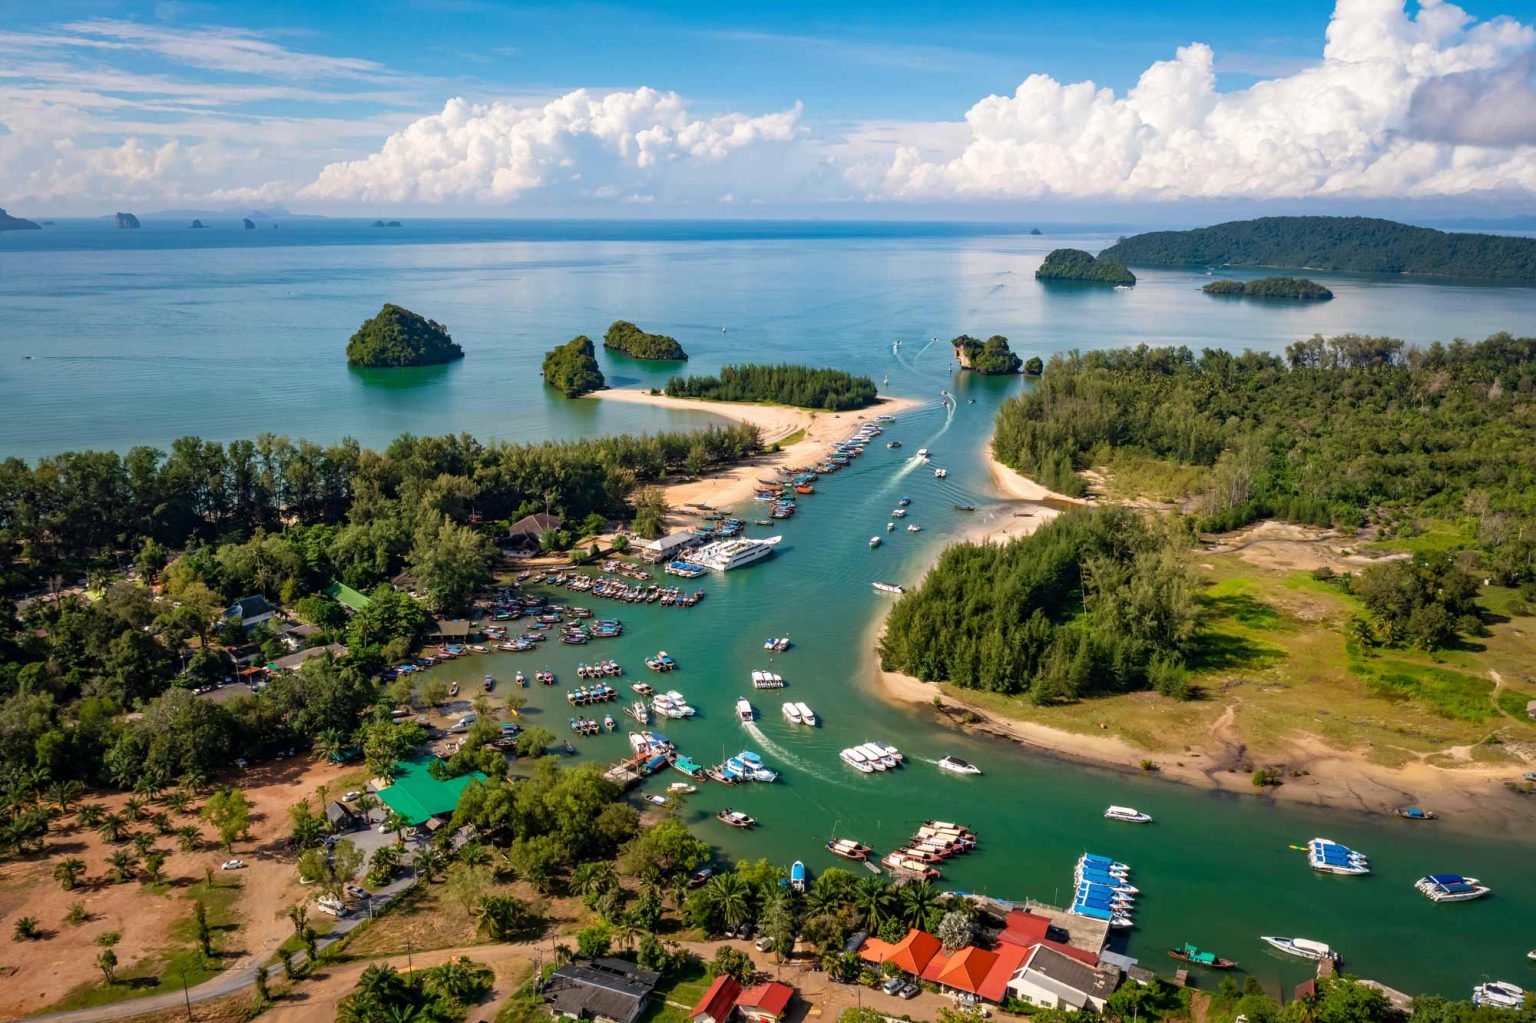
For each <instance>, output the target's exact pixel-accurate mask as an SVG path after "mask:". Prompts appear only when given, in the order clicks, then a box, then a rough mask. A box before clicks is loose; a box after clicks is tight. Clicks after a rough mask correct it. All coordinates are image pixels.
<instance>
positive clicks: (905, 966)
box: [866, 927, 944, 977]
mask: <svg viewBox="0 0 1536 1023" xmlns="http://www.w3.org/2000/svg"><path fill="white" fill-rule="evenodd" d="M866 944H867V945H873V944H874V941H873V940H871V941H869V942H867V943H866ZM881 944H882V945H884V944H885V943H884V942H881ZM943 947H944V946H943V945H942V944H941V943H940V942H939V939H938V938H935V937H934V936H933V935H931V934H929V933H928V932H927V931H920V930H918V929H917V928H915V927H914V928H913V929H912V930H910V931H908V932H907V935H906V937H904V938H902V939H901V940H900V941H898V942H897V943H896V944H894V945H886V947H885V954H884V955H883V956H882V957H881V958H879V959H877V960H875V962H880V963H887V962H889V963H895V964H896V968H897V969H899V970H901V972H902V973H910V974H912V975H913V976H914V977H919V976H922V975H923V971H924V970H926V969H927V968H928V965H929V963H931V962H932V961H933V957H934V956H936V955H938V954H939V951H940V949H942V948H943Z"/></svg>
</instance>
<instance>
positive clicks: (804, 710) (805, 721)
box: [795, 703, 816, 728]
mask: <svg viewBox="0 0 1536 1023" xmlns="http://www.w3.org/2000/svg"><path fill="white" fill-rule="evenodd" d="M795 709H796V710H798V711H799V712H800V723H801V724H802V725H810V726H811V727H812V728H815V727H816V712H815V711H813V710H812V709H811V708H810V707H809V706H807V705H806V704H803V703H797V704H795Z"/></svg>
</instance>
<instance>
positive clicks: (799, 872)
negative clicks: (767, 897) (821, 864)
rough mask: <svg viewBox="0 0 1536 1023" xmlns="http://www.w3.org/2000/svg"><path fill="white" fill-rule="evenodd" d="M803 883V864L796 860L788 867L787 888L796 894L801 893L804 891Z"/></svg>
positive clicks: (804, 875)
mask: <svg viewBox="0 0 1536 1023" xmlns="http://www.w3.org/2000/svg"><path fill="white" fill-rule="evenodd" d="M805 881H806V869H805V864H804V863H801V862H800V861H799V860H796V861H795V862H794V863H792V864H790V866H789V886H790V887H791V888H793V889H794V890H795V891H797V892H803V891H805Z"/></svg>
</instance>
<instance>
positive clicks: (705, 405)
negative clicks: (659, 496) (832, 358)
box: [588, 389, 922, 528]
mask: <svg viewBox="0 0 1536 1023" xmlns="http://www.w3.org/2000/svg"><path fill="white" fill-rule="evenodd" d="M588 397H590V398H598V399H601V400H603V401H622V402H627V403H629V404H632V405H650V406H652V407H655V408H666V409H682V410H685V411H689V412H702V413H707V414H709V415H714V416H719V417H720V418H722V419H729V420H732V421H733V422H738V423H750V424H751V425H753V426H756V427H757V428H758V429H759V430H761V431H762V436H763V443H764V444H765V445H770V446H771V445H773V444H778V443H781V442H783V441H785V440H786V439H789V440H793V443H791V444H789V445H787V446H785V447H782V448H781V449H780V450H779V451H777V452H768V453H765V454H762V455H760V456H758V457H757V458H753V459H750V460H748V461H746V462H743V463H741V464H740V465H735V466H732V467H731V468H729V469H723V470H720V471H718V472H712V473H709V474H708V475H706V476H703V477H701V478H700V479H697V480H691V481H689V482H686V483H669V484H667V485H666V486H664V487H663V488H662V490H663V491H664V492H665V493H666V496H667V505H668V506H669V507H670V508H671V509H672V514H671V516H670V524H671V525H673V526H676V527H679V528H681V527H683V526H687V525H690V524H693V523H692V520H691V519H690V518H689V517H688V516H687V515H685V514H684V513H683V512H682V510H681V509H683V508H684V507H686V506H687V505H690V504H709V505H713V506H715V507H717V508H730V507H732V506H736V505H742V504H744V503H745V502H748V501H750V500H751V499H752V494H753V493H754V491H756V489H757V481H758V479H759V478H760V477H763V478H766V477H768V476H770V475H772V473H773V471H774V470H775V469H777V468H778V467H779V466H786V465H811V464H813V463H815V462H817V461H819V460H820V459H821V457H822V456H823V455H825V454H826V451H827V447H828V445H830V444H832V443H833V442H834V441H839V440H843V439H844V438H846V437H847V436H848V435H849V434H851V433H852V432H853V431H854V430H855V429H857V428H858V426H859V424H860V423H864V422H867V421H869V420H871V419H874V418H875V417H876V416H894V415H899V414H900V413H902V412H906V411H910V410H911V409H914V408H916V407H918V406H919V405H921V404H922V402H920V401H916V400H914V399H911V398H891V397H882V398H881V399H880V400H879V403H878V404H875V405H871V406H870V407H869V408H865V409H858V410H857V411H852V412H817V411H812V410H810V409H802V408H793V407H791V406H788V405H749V404H743V403H739V402H730V401H703V400H700V399H697V398H669V397H667V396H666V395H664V394H651V393H650V392H648V391H643V390H618V389H614V390H606V391H595V392H593V393H592V394H590V395H588ZM802 431H803V432H802ZM797 434H799V436H798V437H797V436H796V435H797ZM738 510H739V509H738Z"/></svg>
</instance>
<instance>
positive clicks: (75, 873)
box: [53, 857, 85, 892]
mask: <svg viewBox="0 0 1536 1023" xmlns="http://www.w3.org/2000/svg"><path fill="white" fill-rule="evenodd" d="M84 876H85V861H84V860H77V859H75V858H74V857H70V858H69V859H67V860H60V861H59V862H58V863H55V864H54V865H53V879H54V880H55V881H57V882H59V886H60V887H62V888H63V889H64V890H65V891H66V892H68V891H74V890H75V889H76V888H78V887H79V886H80V879H81V878H82V877H84Z"/></svg>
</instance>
